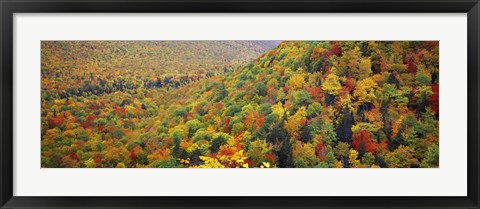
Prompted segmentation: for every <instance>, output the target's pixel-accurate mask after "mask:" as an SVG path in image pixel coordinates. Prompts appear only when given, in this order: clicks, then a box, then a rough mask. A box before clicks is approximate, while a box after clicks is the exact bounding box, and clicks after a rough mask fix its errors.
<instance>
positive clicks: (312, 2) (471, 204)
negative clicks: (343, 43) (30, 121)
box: [0, 0, 480, 209]
mask: <svg viewBox="0 0 480 209" xmlns="http://www.w3.org/2000/svg"><path fill="white" fill-rule="evenodd" d="M0 7H1V18H2V19H1V32H0V35H1V42H0V45H1V52H0V53H1V56H0V63H1V68H2V69H1V76H0V79H1V83H0V88H1V90H0V118H1V127H0V142H1V143H0V153H1V159H0V160H1V163H0V187H1V190H0V205H1V206H2V207H1V208H65V209H66V208H465V209H467V208H469V209H472V208H479V205H480V204H479V199H480V198H479V186H480V185H479V155H478V152H479V151H480V147H479V143H478V139H479V138H478V137H479V131H480V127H479V124H478V118H479V111H478V110H479V106H478V105H479V94H480V91H479V87H480V85H479V82H478V81H479V80H480V77H479V75H480V74H479V70H480V68H479V60H480V57H479V56H480V53H479V50H480V45H479V32H480V31H479V20H480V17H479V13H480V5H479V1H478V0H404V1H401V0H383V1H382V0H336V1H332V0H255V1H253V0H230V1H225V0H224V1H222V0H141V1H135V0H84V1H79V0H71V1H67V0H36V1H35V0H16V1H13V0H0ZM157 12H158V13H190V12H191V13H201V12H212V13H258V12H266V13H279V12H286V13H420V12H421V13H467V14H468V16H467V17H468V23H467V25H468V179H467V181H468V195H467V196H465V197H415V196H410V197H361V196H357V197H21V196H13V180H14V176H13V146H12V145H13V139H14V136H13V121H14V117H13V109H14V108H15V106H14V104H13V96H14V95H13V91H14V89H13V38H14V37H13V14H14V13H157ZM447 181H448V180H447Z"/></svg>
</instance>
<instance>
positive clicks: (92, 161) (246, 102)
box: [42, 41, 439, 168]
mask: <svg viewBox="0 0 480 209" xmlns="http://www.w3.org/2000/svg"><path fill="white" fill-rule="evenodd" d="M247 43H248V44H247ZM275 44H277V42H231V41H228V42H222V41H216V42H212V41H203V42H183V41H175V42H43V43H42V167H107V168H109V167H154V168H155V167H157V168H159V167H163V168H172V167H209V168H211V167H264V168H265V167H269V168H272V167H282V168H283V167H321V168H324V167H359V168H367V167H368V168H371V167H372V168H374V167H394V168H398V167H438V166H439V126H438V121H439V100H438V96H439V62H438V56H439V53H438V50H439V46H438V42H374V41H358V42H353V41H342V42H329V41H283V42H281V43H280V44H278V45H277V46H275V47H274V48H272V49H270V48H271V47H272V46H273V45H275ZM85 48H87V50H84V49H85ZM263 52H264V53H263ZM249 60H250V61H249Z"/></svg>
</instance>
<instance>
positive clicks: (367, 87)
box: [353, 78, 378, 105]
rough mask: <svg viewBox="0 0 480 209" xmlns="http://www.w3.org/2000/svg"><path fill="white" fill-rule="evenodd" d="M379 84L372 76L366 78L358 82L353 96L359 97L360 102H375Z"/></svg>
mask: <svg viewBox="0 0 480 209" xmlns="http://www.w3.org/2000/svg"><path fill="white" fill-rule="evenodd" d="M377 89H378V84H377V83H376V82H375V81H374V80H373V79H372V78H365V79H363V80H361V81H359V82H358V83H357V85H356V86H355V91H354V92H353V96H354V97H356V98H357V102H358V104H360V105H361V104H364V103H373V101H375V99H376V98H377V97H376V96H375V91H376V90H377Z"/></svg>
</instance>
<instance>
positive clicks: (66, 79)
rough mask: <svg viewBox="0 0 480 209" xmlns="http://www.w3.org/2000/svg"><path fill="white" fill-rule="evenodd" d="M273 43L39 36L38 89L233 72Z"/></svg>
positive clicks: (98, 88) (80, 91)
mask: <svg viewBox="0 0 480 209" xmlns="http://www.w3.org/2000/svg"><path fill="white" fill-rule="evenodd" d="M275 44H276V42H274V41H43V42H42V88H43V89H44V90H47V91H49V90H56V92H55V93H58V95H56V94H53V95H50V94H49V95H48V96H49V97H54V98H55V97H61V98H67V97H69V96H74V95H76V96H83V95H84V94H85V95H91V94H102V93H112V92H115V91H123V90H124V89H125V88H130V89H135V88H137V87H138V86H139V85H144V86H145V87H146V88H154V87H164V86H172V87H178V86H180V85H183V84H185V83H188V82H191V81H195V80H199V79H202V78H205V77H211V76H213V75H217V74H222V73H225V72H228V71H232V70H233V68H234V67H236V66H238V65H240V64H242V63H244V62H246V61H251V60H252V59H254V58H256V57H258V56H259V55H260V54H262V53H263V52H265V51H266V50H268V49H270V48H272V47H273V46H274V45H275ZM52 78H54V79H52ZM47 93H54V91H50V92H47Z"/></svg>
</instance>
